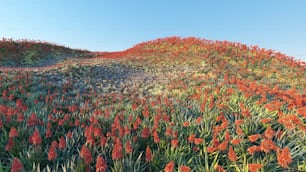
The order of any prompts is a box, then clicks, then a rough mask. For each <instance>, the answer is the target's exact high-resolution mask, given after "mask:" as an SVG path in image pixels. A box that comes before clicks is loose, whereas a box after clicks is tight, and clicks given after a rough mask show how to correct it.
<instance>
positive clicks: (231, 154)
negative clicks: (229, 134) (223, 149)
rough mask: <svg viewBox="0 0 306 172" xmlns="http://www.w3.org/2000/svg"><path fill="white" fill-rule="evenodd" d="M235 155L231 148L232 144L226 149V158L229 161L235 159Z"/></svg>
mask: <svg viewBox="0 0 306 172" xmlns="http://www.w3.org/2000/svg"><path fill="white" fill-rule="evenodd" d="M237 158H238V157H237V155H236V153H235V151H234V149H233V147H232V146H230V148H229V150H228V159H229V160H231V161H236V160H237Z"/></svg>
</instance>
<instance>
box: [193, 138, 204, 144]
mask: <svg viewBox="0 0 306 172" xmlns="http://www.w3.org/2000/svg"><path fill="white" fill-rule="evenodd" d="M203 142H204V139H202V138H194V144H196V145H199V144H201V143H203Z"/></svg>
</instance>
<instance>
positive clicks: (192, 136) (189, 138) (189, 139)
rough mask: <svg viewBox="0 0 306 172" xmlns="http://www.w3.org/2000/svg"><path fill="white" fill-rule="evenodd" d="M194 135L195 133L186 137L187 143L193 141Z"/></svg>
mask: <svg viewBox="0 0 306 172" xmlns="http://www.w3.org/2000/svg"><path fill="white" fill-rule="evenodd" d="M195 136H196V135H195V134H191V135H190V136H189V137H188V142H189V143H193V141H194V138H195Z"/></svg>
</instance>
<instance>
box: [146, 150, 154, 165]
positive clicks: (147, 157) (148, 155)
mask: <svg viewBox="0 0 306 172" xmlns="http://www.w3.org/2000/svg"><path fill="white" fill-rule="evenodd" d="M152 159H153V154H152V151H151V149H150V147H149V146H147V148H146V161H147V162H150V161H152Z"/></svg>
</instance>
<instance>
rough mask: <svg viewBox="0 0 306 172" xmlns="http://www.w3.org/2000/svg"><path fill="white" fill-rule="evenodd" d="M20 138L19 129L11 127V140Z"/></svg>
mask: <svg viewBox="0 0 306 172" xmlns="http://www.w3.org/2000/svg"><path fill="white" fill-rule="evenodd" d="M17 136H18V132H17V129H16V128H15V127H11V130H10V133H9V138H15V137H17Z"/></svg>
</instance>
